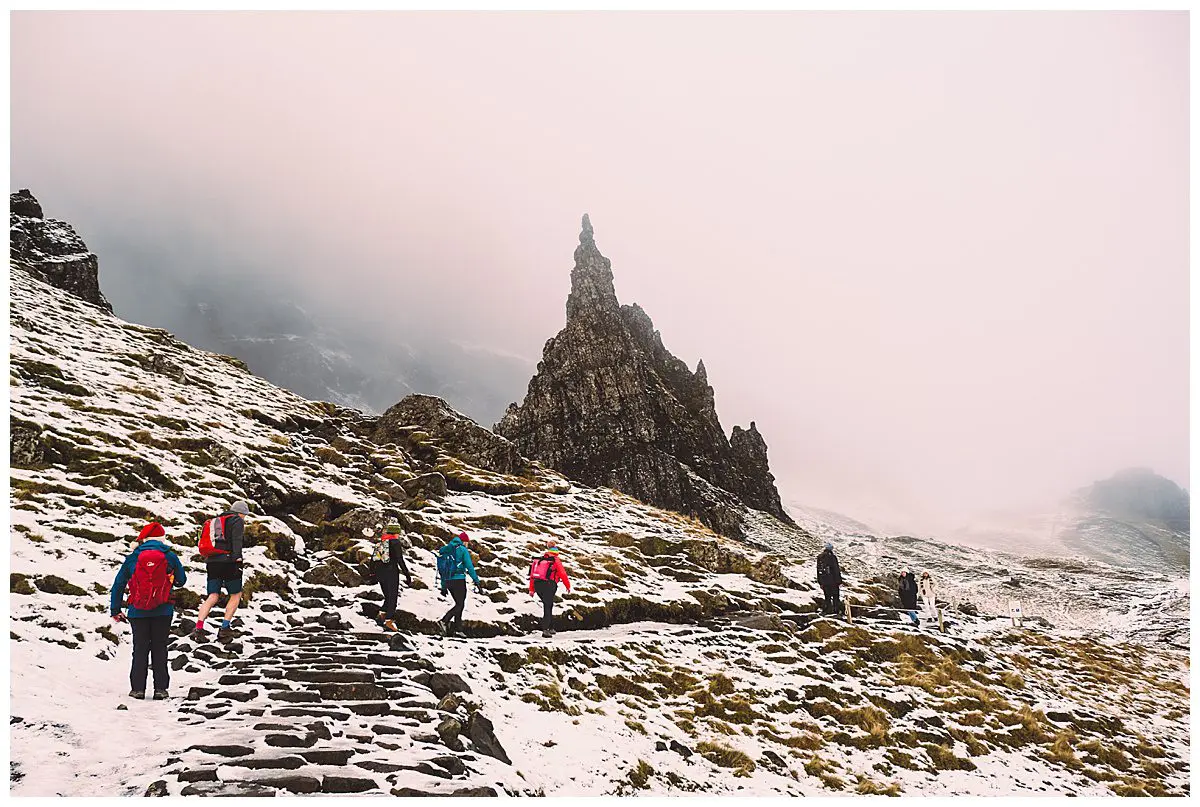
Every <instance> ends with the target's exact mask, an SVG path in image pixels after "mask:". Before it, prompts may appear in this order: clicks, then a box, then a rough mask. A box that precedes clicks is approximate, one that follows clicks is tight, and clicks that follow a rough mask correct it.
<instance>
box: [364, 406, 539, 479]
mask: <svg viewBox="0 0 1200 807" xmlns="http://www.w3.org/2000/svg"><path fill="white" fill-rule="evenodd" d="M412 426H417V427H419V428H420V429H422V430H423V431H425V432H426V433H428V434H429V436H430V437H432V438H434V439H435V440H436V441H437V442H438V443H440V444H441V445H442V446H444V447H445V448H446V449H448V450H449V451H451V452H452V453H453V454H454V455H455V456H457V457H459V458H461V459H463V460H465V461H466V462H469V463H470V464H471V465H474V466H476V467H479V468H485V469H487V470H489V471H495V472H496V473H501V474H524V473H527V472H528V471H529V462H528V460H526V459H525V458H524V457H522V456H521V452H520V451H518V450H517V447H516V446H515V445H513V444H512V443H511V442H509V441H508V440H505V439H504V438H503V437H500V436H499V435H497V434H495V433H493V432H491V431H489V430H487V429H485V428H483V427H482V426H480V425H479V424H478V423H476V422H475V421H473V420H471V419H470V418H469V417H467V416H466V415H464V414H462V413H460V412H457V411H455V410H454V409H451V408H450V405H449V404H448V403H446V402H445V401H443V400H442V399H441V398H435V397H434V396H432V395H409V396H407V397H406V398H404V399H403V400H402V401H400V403H398V404H396V405H395V406H393V407H391V408H390V409H388V410H387V411H386V412H384V413H383V415H382V416H381V417H380V418H379V420H378V422H377V425H376V426H375V430H374V432H373V433H372V436H371V439H372V440H374V441H375V442H376V443H379V444H380V445H382V444H385V443H393V442H400V440H399V439H398V438H399V437H401V436H402V435H404V434H406V433H408V431H409V429H410V427H412Z"/></svg>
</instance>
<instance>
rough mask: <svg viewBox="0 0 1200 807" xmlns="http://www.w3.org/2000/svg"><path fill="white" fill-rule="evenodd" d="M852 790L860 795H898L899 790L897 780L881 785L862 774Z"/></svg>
mask: <svg viewBox="0 0 1200 807" xmlns="http://www.w3.org/2000/svg"><path fill="white" fill-rule="evenodd" d="M854 792H856V793H858V794H859V795H861V796H899V795H900V792H901V791H900V783H899V782H892V783H891V784H890V785H881V784H877V783H876V782H873V781H871V780H870V779H869V778H867V777H865V776H864V777H862V778H861V779H859V780H858V787H856V788H854Z"/></svg>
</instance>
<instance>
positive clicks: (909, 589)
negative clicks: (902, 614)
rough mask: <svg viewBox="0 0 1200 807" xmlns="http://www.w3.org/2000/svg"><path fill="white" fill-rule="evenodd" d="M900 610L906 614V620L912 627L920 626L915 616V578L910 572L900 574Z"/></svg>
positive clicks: (918, 619) (919, 621)
mask: <svg viewBox="0 0 1200 807" xmlns="http://www.w3.org/2000/svg"><path fill="white" fill-rule="evenodd" d="M899 593H900V608H901V609H903V610H905V611H907V612H908V618H909V619H911V620H912V622H913V624H914V625H920V624H921V620H920V618H919V617H918V616H917V577H916V575H914V574H913V573H912V572H901V573H900V587H899Z"/></svg>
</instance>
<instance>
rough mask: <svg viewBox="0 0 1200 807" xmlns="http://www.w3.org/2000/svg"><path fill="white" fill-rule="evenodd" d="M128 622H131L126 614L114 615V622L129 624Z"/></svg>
mask: <svg viewBox="0 0 1200 807" xmlns="http://www.w3.org/2000/svg"><path fill="white" fill-rule="evenodd" d="M128 621H129V619H128V618H127V617H126V616H125V614H120V613H118V614H113V622H128Z"/></svg>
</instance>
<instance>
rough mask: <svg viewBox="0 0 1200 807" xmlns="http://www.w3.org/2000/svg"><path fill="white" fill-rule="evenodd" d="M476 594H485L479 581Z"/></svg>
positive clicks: (476, 585)
mask: <svg viewBox="0 0 1200 807" xmlns="http://www.w3.org/2000/svg"><path fill="white" fill-rule="evenodd" d="M475 593H476V594H482V593H483V586H482V585H481V584H480V582H479V581H478V580H476V581H475Z"/></svg>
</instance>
